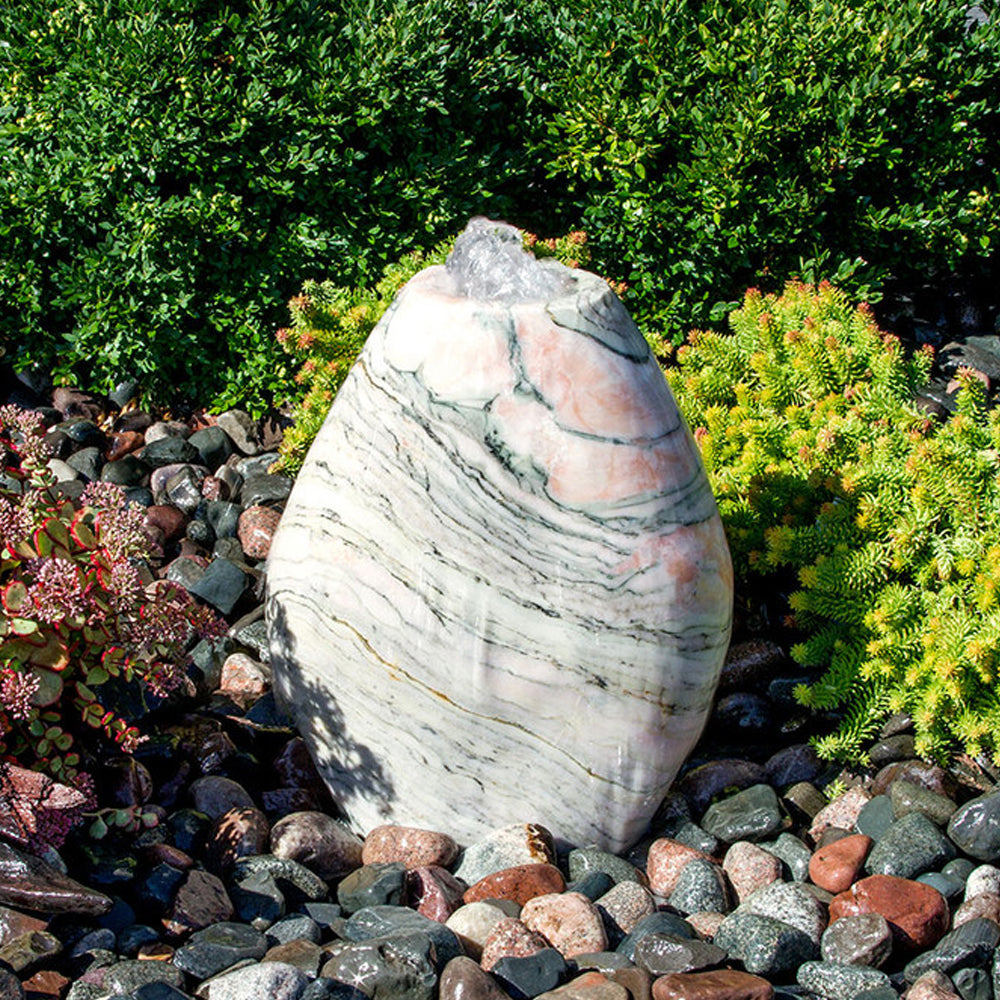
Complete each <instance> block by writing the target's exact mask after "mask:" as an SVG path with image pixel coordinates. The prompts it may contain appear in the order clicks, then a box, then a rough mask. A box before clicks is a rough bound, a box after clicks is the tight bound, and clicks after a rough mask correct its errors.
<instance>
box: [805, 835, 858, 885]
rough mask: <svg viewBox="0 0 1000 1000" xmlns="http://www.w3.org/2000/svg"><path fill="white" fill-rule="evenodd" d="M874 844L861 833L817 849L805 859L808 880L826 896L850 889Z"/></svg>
mask: <svg viewBox="0 0 1000 1000" xmlns="http://www.w3.org/2000/svg"><path fill="white" fill-rule="evenodd" d="M873 843H874V841H873V840H872V839H871V837H866V836H865V835H864V834H863V833H855V834H852V835H851V836H849V837H842V838H841V839H840V840H837V841H834V842H833V843H832V844H827V845H826V847H821V848H820V849H819V850H818V851H816V853H815V854H813V856H812V857H811V858H810V859H809V878H811V879H812V880H813V882H814V883H815V884H816V885H818V886H819V887H820V888H821V889H826V891H827V892H833V893H838V892H844V891H845V890H847V889H850V887H851V886H852V885H854V883H855V881H856V880H857V878H858V876H859V875H860V874H861V870H862V868H863V867H864V864H865V858H867V857H868V852H869V851H870V850H871V849H872V844H873Z"/></svg>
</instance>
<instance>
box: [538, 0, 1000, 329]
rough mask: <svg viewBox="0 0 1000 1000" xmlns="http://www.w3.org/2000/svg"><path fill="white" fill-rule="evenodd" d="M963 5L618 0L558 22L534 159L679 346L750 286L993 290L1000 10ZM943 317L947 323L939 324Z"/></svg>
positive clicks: (609, 268) (607, 269)
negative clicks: (937, 285) (822, 281)
mask: <svg viewBox="0 0 1000 1000" xmlns="http://www.w3.org/2000/svg"><path fill="white" fill-rule="evenodd" d="M990 12H991V13H990V21H989V23H988V24H982V25H979V26H977V27H975V28H974V29H972V30H970V29H968V28H967V26H966V17H967V15H966V13H965V6H964V5H962V4H956V3H953V2H951V0H900V2H897V3H891V4H885V3H880V2H877V0H829V2H827V3H824V4H816V3H805V2H801V0H736V2H732V0H706V2H700V3H690V2H688V0H661V2H658V3H649V2H647V0H615V2H612V3H606V4H598V5H588V6H587V7H586V8H585V9H583V8H579V7H576V6H573V5H564V6H563V7H561V8H560V9H559V11H558V13H554V14H553V18H552V21H551V32H552V33H551V34H550V35H549V36H548V37H547V39H546V41H547V44H548V47H549V49H550V51H551V57H550V58H549V59H548V60H546V62H545V66H546V70H545V72H546V73H547V79H546V80H545V81H544V88H543V86H542V82H543V81H541V80H539V79H537V78H536V79H535V80H534V82H533V83H532V84H531V85H532V86H533V88H534V92H535V94H536V99H537V100H538V101H541V102H544V103H545V104H546V105H547V106H548V107H549V109H550V115H551V125H550V128H549V130H548V132H547V133H546V134H545V136H544V137H543V139H542V141H541V143H540V144H538V146H537V147H536V150H537V155H538V156H539V157H540V158H541V159H544V161H545V162H546V165H547V170H548V172H549V174H550V176H551V178H552V179H553V181H556V182H559V183H560V184H562V185H564V186H565V188H566V189H567V191H568V195H567V197H568V198H569V199H570V200H571V202H572V204H573V207H574V211H575V213H576V214H575V218H578V219H579V220H580V222H581V224H582V225H583V227H584V228H585V229H586V230H587V232H588V233H589V234H590V236H591V239H592V241H593V245H594V256H595V261H596V265H597V267H598V268H599V269H600V270H601V273H605V274H612V275H615V276H617V277H620V278H624V279H626V280H627V281H628V283H629V285H630V286H631V287H632V289H633V292H634V294H635V296H636V299H635V301H634V302H633V304H632V308H633V312H634V313H635V315H636V319H637V321H638V322H639V324H640V326H641V327H643V328H644V329H647V330H652V331H656V332H658V333H662V334H664V335H665V336H666V337H667V339H668V340H669V339H673V340H675V342H679V341H680V340H682V339H683V333H684V332H685V331H687V330H688V329H690V328H691V326H693V325H703V324H706V323H708V322H709V320H710V319H711V318H713V316H716V317H720V318H721V315H722V314H723V313H724V312H725V311H726V310H727V308H733V307H734V306H735V304H736V303H735V302H731V303H729V300H736V299H739V298H741V297H742V294H743V291H744V290H745V289H746V288H747V287H748V286H750V285H758V286H759V287H762V288H764V289H765V290H778V289H780V288H781V287H782V286H783V285H784V283H785V281H786V280H788V279H789V278H790V277H793V276H795V275H799V276H802V277H807V278H808V279H809V280H815V279H818V278H829V279H831V280H835V281H836V282H837V283H838V284H840V285H841V286H842V287H844V288H845V290H848V291H849V292H850V293H852V294H855V295H857V296H858V297H859V298H868V300H869V301H875V300H876V298H875V295H876V293H877V292H880V291H882V290H883V289H884V288H885V287H886V286H887V285H891V286H892V287H894V288H895V289H896V290H897V291H898V290H899V289H900V288H903V289H906V290H909V291H911V292H912V291H913V290H914V289H915V288H917V287H919V286H923V285H924V284H925V283H928V282H941V281H943V280H944V279H945V278H946V277H948V278H950V277H952V276H954V275H958V276H959V277H963V276H964V277H966V278H969V279H972V278H978V279H980V280H989V281H990V286H989V287H992V281H991V279H990V277H989V276H990V274H991V273H992V272H991V268H992V267H995V265H993V264H992V260H993V258H994V257H995V254H996V251H997V246H998V241H1000V159H998V158H997V156H996V155H995V153H996V149H997V146H998V144H1000V107H998V104H997V101H996V94H997V93H998V92H1000V11H997V10H996V8H995V5H990ZM931 318H933V317H931Z"/></svg>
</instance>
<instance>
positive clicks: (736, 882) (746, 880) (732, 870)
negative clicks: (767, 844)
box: [722, 840, 781, 902]
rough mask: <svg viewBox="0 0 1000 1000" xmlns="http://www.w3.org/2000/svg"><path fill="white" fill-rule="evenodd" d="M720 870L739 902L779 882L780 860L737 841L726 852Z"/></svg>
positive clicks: (754, 846) (741, 841)
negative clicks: (726, 877) (727, 879)
mask: <svg viewBox="0 0 1000 1000" xmlns="http://www.w3.org/2000/svg"><path fill="white" fill-rule="evenodd" d="M722 870H723V871H724V872H725V873H726V875H727V876H728V878H729V882H730V884H731V885H732V887H733V889H734V890H735V891H736V898H737V899H738V900H739V901H740V902H742V901H743V900H744V899H747V898H748V897H749V896H752V895H753V894H754V893H755V892H756V891H757V890H758V889H763V888H764V886H766V885H770V884H771V883H772V882H779V881H781V860H780V859H779V858H776V857H775V856H774V855H773V854H770V853H769V852H768V851H765V850H764V848H763V847H758V846H757V845H756V844H751V843H750V842H749V841H748V840H740V841H737V842H736V843H735V844H733V845H732V847H730V848H729V850H728V851H726V856H725V858H723V860H722Z"/></svg>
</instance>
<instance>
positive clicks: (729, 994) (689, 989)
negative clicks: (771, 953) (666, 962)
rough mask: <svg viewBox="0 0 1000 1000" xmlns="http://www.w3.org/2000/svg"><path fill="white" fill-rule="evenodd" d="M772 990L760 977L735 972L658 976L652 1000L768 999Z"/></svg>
mask: <svg viewBox="0 0 1000 1000" xmlns="http://www.w3.org/2000/svg"><path fill="white" fill-rule="evenodd" d="M773 996H774V987H773V986H772V985H771V984H770V983H769V982H768V981H767V980H766V979H762V978H761V977H760V976H754V975H751V974H750V973H749V972H737V971H736V970H735V969H719V970H718V971H714V972H682V973H678V974H676V975H671V976H660V978H659V979H657V980H656V981H655V982H654V983H653V1000H771V998H772V997H773Z"/></svg>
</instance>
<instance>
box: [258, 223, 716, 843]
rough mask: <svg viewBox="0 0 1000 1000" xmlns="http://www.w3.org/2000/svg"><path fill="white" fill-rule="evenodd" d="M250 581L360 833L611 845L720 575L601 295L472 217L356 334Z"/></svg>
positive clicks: (666, 421) (710, 653)
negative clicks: (401, 827) (549, 833)
mask: <svg viewBox="0 0 1000 1000" xmlns="http://www.w3.org/2000/svg"><path fill="white" fill-rule="evenodd" d="M373 414H378V419H373V417H372V415H373ZM268 591H269V598H268V600H269V615H268V620H269V635H270V644H271V661H272V665H273V667H274V672H275V685H276V690H277V691H278V693H279V694H280V695H281V697H282V698H283V699H284V700H285V702H286V703H287V704H288V705H289V706H290V708H291V711H292V713H293V715H294V716H295V721H296V722H297V724H298V727H299V729H300V730H301V732H302V734H303V736H304V738H305V739H306V741H307V742H308V743H309V744H310V745H311V747H312V749H313V752H314V755H315V756H316V758H317V761H318V763H319V765H320V769H321V770H322V771H323V773H324V776H325V778H326V779H327V782H328V783H329V785H330V787H331V790H332V792H333V794H334V796H335V797H336V798H337V800H338V801H339V802H340V803H342V805H343V806H344V807H345V809H346V810H347V812H348V813H349V814H350V816H351V818H352V820H353V821H354V823H355V824H357V825H359V826H360V827H362V828H364V829H365V830H367V829H371V828H372V827H375V826H379V825H381V824H384V823H387V822H395V823H402V824H405V825H413V826H417V827H421V828H427V829H445V830H448V831H449V833H451V834H452V835H453V836H455V837H456V839H458V840H459V841H463V840H464V841H468V840H472V839H475V838H476V837H478V836H480V835H481V834H482V833H483V832H484V831H487V830H490V829H492V828H493V827H495V826H498V825H500V824H502V823H509V822H514V821H516V820H520V819H523V818H525V817H530V818H532V819H535V820H537V821H538V822H541V823H543V824H545V825H546V826H548V827H549V828H550V829H552V830H553V831H554V832H555V833H557V834H558V835H559V836H561V837H563V838H565V839H566V840H568V841H570V842H573V843H577V844H590V843H593V844H596V845H597V846H598V847H601V848H604V849H608V850H612V851H615V852H617V851H621V850H624V849H625V848H627V847H628V846H630V845H631V844H632V843H633V842H634V841H635V840H636V839H637V838H638V837H639V836H640V835H641V833H642V832H643V831H644V829H645V828H646V826H647V825H648V823H649V821H650V819H651V817H652V815H653V813H654V812H655V810H656V807H657V806H658V805H659V803H660V801H661V800H662V798H663V795H664V793H665V792H666V790H667V789H668V787H669V785H670V783H671V781H672V780H673V778H674V775H675V774H676V773H677V770H678V768H679V767H680V765H681V763H682V762H683V760H684V758H685V757H686V756H687V754H688V752H689V751H690V750H691V748H692V747H693V746H694V743H695V741H696V740H697V739H698V736H699V735H700V733H701V730H702V728H703V725H704V722H705V719H706V717H707V714H708V711H709V709H710V707H711V702H712V695H713V693H714V690H715V685H716V681H717V678H718V675H719V670H720V668H721V665H722V659H723V656H724V654H725V651H726V646H727V643H728V637H729V627H730V614H731V604H732V571H731V566H730V561H729V554H728V551H727V548H726V543H725V537H724V534H723V530H722V526H721V521H720V520H719V516H718V513H717V510H716V507H715V501H714V500H713V498H712V495H711V491H710V489H709V486H708V481H707V478H706V476H705V473H704V470H703V468H702V466H701V461H700V458H699V456H698V452H697V448H696V446H695V445H694V442H693V440H692V438H691V435H690V433H689V432H688V430H687V428H686V426H685V424H684V422H683V420H682V418H681V417H680V415H679V413H678V411H677V408H676V406H675V404H674V402H673V400H672V398H671V396H670V393H669V391H668V389H667V387H666V384H665V382H664V379H663V376H662V374H661V372H660V371H659V369H658V367H657V365H656V361H655V359H654V357H653V355H652V353H651V352H650V350H649V348H648V346H647V344H646V342H645V341H644V339H643V338H642V336H641V334H640V333H639V331H638V329H637V328H636V326H635V324H634V323H633V322H632V321H631V319H630V318H629V316H628V315H627V313H626V312H625V310H624V308H623V307H622V305H621V303H620V302H619V301H618V299H617V298H616V297H615V296H614V294H613V293H612V292H611V291H610V289H609V288H608V286H607V285H606V284H605V283H604V282H603V281H601V280H600V279H599V278H597V277H595V276H594V275H591V274H589V273H587V272H585V271H580V270H572V269H569V268H565V267H563V266H562V265H559V264H556V263H554V262H542V263H541V264H537V263H535V262H534V260H533V259H532V258H530V256H528V255H526V254H524V253H523V252H522V251H521V249H520V236H519V234H518V233H517V231H516V230H513V229H512V228H511V227H507V226H502V225H498V224H495V223H489V222H487V221H485V220H478V221H476V222H474V223H473V224H471V225H470V227H469V229H468V230H467V232H466V234H464V235H463V237H461V238H460V240H459V241H458V242H457V243H456V246H455V250H454V252H453V254H452V256H451V258H450V259H449V262H448V264H447V265H446V266H436V267H431V268H427V269H425V270H424V271H422V272H420V274H418V275H417V276H416V277H414V278H413V279H411V280H410V282H409V283H408V284H407V285H406V287H405V288H404V289H403V290H402V291H401V292H400V294H399V296H398V297H397V299H396V301H395V303H394V304H393V305H392V306H391V307H390V309H389V310H388V311H387V312H386V314H385V316H384V317H383V319H382V321H381V322H380V324H379V325H378V327H377V328H376V329H375V331H373V333H372V335H371V336H370V337H369V338H368V342H367V344H366V346H365V348H364V350H363V352H362V354H361V356H360V357H359V359H358V362H357V363H356V364H355V366H354V368H353V369H352V371H351V372H350V374H349V375H348V377H347V380H346V381H345V383H344V385H343V387H342V388H341V390H340V392H339V393H338V394H337V397H336V399H335V401H334V404H333V407H332V408H331V411H330V414H329V416H328V418H327V420H326V422H325V424H324V426H323V428H322V430H321V431H320V433H319V435H318V437H317V438H316V441H315V443H314V445H313V447H312V450H311V451H310V453H309V455H308V456H307V458H306V461H305V464H304V465H303V468H302V471H301V472H300V474H299V476H298V479H297V480H296V483H295V487H294V490H293V491H292V495H291V497H290V498H289V501H288V506H287V508H286V510H285V513H284V516H283V518H282V521H281V524H280V526H279V528H278V531H277V533H276V535H275V538H274V541H273V543H272V547H271V551H270V557H269V568H268ZM331 651H336V655H331ZM375 692H377V696H373V693H375ZM554 698H558V701H559V711H552V702H553V699H554ZM388 718H391V719H393V725H392V726H386V723H385V720H386V719H388ZM442 762H447V764H448V766H447V767H446V768H445V767H442V766H441V763H442ZM483 788H489V789H490V794H489V795H484V794H483Z"/></svg>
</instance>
